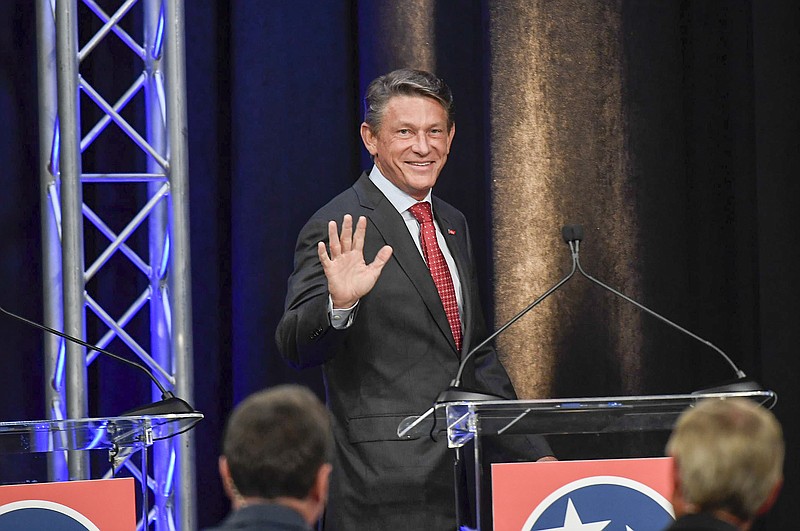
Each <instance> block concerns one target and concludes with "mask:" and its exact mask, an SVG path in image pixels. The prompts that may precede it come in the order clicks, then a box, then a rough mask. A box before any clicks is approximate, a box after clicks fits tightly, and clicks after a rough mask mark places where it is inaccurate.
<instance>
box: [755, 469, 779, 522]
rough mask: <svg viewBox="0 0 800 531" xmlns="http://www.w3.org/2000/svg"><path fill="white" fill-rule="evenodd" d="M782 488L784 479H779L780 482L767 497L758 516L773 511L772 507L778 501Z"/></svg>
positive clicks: (757, 513)
mask: <svg viewBox="0 0 800 531" xmlns="http://www.w3.org/2000/svg"><path fill="white" fill-rule="evenodd" d="M782 487H783V478H781V479H779V480H778V482H777V483H775V486H774V487H772V490H771V491H770V493H769V496H767V499H766V500H765V501H764V503H762V504H761V507H759V508H758V511H757V512H756V515H757V516H761V515H762V514H766V513H767V512H768V511H769V510H770V509H772V506H773V505H775V502H776V501H777V499H778V494H780V493H781V488H782Z"/></svg>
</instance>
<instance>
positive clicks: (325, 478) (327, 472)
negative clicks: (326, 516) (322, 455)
mask: <svg viewBox="0 0 800 531" xmlns="http://www.w3.org/2000/svg"><path fill="white" fill-rule="evenodd" d="M332 470H333V466H332V465H331V464H330V463H323V465H322V466H321V467H319V469H317V476H316V478H314V484H313V485H312V486H311V491H310V492H309V493H308V494H309V496H310V497H311V498H312V499H313V500H314V501H317V502H321V503H322V505H323V506H324V505H325V504H326V503H327V502H328V488H329V485H330V479H331V471H332Z"/></svg>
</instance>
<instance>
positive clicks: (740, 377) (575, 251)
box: [563, 225, 764, 393]
mask: <svg viewBox="0 0 800 531" xmlns="http://www.w3.org/2000/svg"><path fill="white" fill-rule="evenodd" d="M568 227H569V230H570V231H571V234H572V238H571V239H570V240H569V241H568V242H567V243H568V244H569V248H570V250H571V251H572V258H573V260H574V262H575V265H576V266H577V268H578V271H579V272H580V274H581V275H583V277H584V278H586V279H587V280H589V281H591V282H593V283H595V284H597V285H598V286H600V287H601V288H603V289H605V290H607V291H609V292H611V293H613V294H614V295H616V296H617V297H620V298H622V299H624V300H626V301H628V302H629V303H631V304H633V305H634V306H636V307H637V308H639V309H640V310H643V311H645V312H647V313H649V314H650V315H652V316H653V317H655V318H657V319H659V320H660V321H661V322H663V323H666V324H668V325H669V326H671V327H673V328H675V329H676V330H678V331H680V332H683V333H684V334H686V335H687V336H689V337H691V338H692V339H695V340H697V341H699V342H700V343H702V344H703V345H705V346H707V347H709V348H711V349H712V350H714V351H716V352H717V353H718V354H719V355H720V356H722V358H723V359H724V360H725V361H726V362H727V363H728V365H730V366H731V368H732V369H733V372H734V373H735V374H736V378H735V379H733V380H730V381H727V382H723V383H722V384H720V385H718V386H714V387H710V388H706V389H702V390H700V391H695V393H721V392H737V391H762V390H764V387H763V386H762V385H760V384H759V383H757V382H755V381H754V380H753V379H751V378H748V377H747V375H746V374H745V373H744V371H742V370H741V369H740V368H739V367H737V366H736V364H735V363H734V362H733V360H731V358H730V357H729V356H728V355H727V354H725V352H723V351H722V349H720V348H719V347H717V346H716V345H714V344H713V343H711V342H710V341H708V340H706V339H703V338H702V337H700V336H698V335H697V334H695V333H694V332H690V331H689V330H687V329H685V328H683V327H682V326H680V325H679V324H677V323H675V322H673V321H670V320H669V319H667V318H666V317H664V316H663V315H661V314H659V313H657V312H655V311H654V310H651V309H650V308H648V307H647V306H645V305H643V304H641V303H639V302H637V301H635V300H633V299H632V298H630V297H628V296H627V295H625V294H624V293H622V292H620V291H618V290H616V289H614V288H612V287H611V286H609V285H607V284H604V283H603V282H601V281H599V280H597V279H596V278H594V277H593V276H591V275H589V274H588V273H587V272H586V271H584V270H583V267H582V266H581V262H580V258H579V254H580V244H581V240H582V239H583V227H581V226H580V225H572V226H570V225H567V226H566V227H564V229H563V231H564V232H565V233H566V232H567V231H568ZM565 238H566V236H565Z"/></svg>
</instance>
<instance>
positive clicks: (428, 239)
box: [408, 201, 461, 352]
mask: <svg viewBox="0 0 800 531" xmlns="http://www.w3.org/2000/svg"><path fill="white" fill-rule="evenodd" d="M408 211H409V212H411V214H412V215H413V216H414V217H415V218H417V221H419V225H420V228H419V233H420V241H421V243H422V253H423V254H424V255H425V261H426V262H428V269H430V270H431V276H432V277H433V283H434V284H436V289H437V290H438V291H439V297H441V299H442V305H444V313H445V314H446V315H447V320H448V321H449V322H450V330H451V331H452V332H453V339H455V342H456V349H457V350H458V351H459V352H460V351H461V318H460V317H459V316H458V300H457V299H456V290H455V288H453V278H452V277H451V276H450V269H449V268H448V267H447V262H446V261H445V259H444V255H443V254H442V250H441V249H440V248H439V243H438V242H437V241H436V227H435V226H434V225H433V215H432V214H431V204H430V203H428V202H427V201H424V202H422V203H417V204H415V205H413V206H412V207H411V208H409V209H408Z"/></svg>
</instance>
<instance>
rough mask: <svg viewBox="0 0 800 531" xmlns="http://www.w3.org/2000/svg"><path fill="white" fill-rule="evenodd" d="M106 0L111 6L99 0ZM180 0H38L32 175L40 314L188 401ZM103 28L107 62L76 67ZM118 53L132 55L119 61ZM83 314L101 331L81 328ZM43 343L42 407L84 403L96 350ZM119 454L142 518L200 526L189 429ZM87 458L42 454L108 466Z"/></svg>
mask: <svg viewBox="0 0 800 531" xmlns="http://www.w3.org/2000/svg"><path fill="white" fill-rule="evenodd" d="M112 3H116V4H117V7H116V10H115V11H114V12H110V10H109V12H106V11H105V9H109V8H108V5H109V4H112ZM100 4H102V7H101V5H100ZM183 7H184V6H183V1H182V0H117V1H116V2H115V1H114V0H108V1H99V0H81V2H80V3H79V2H78V0H37V41H38V76H39V87H40V88H39V113H40V114H39V127H40V133H39V139H40V146H41V149H40V152H41V154H40V171H39V176H40V185H41V190H42V201H41V211H42V234H43V267H42V270H43V278H44V319H45V323H46V324H47V325H49V326H51V327H53V328H57V329H60V330H63V331H64V332H66V333H67V334H70V335H73V336H76V337H79V338H82V339H84V340H86V341H89V342H90V343H91V344H93V345H96V346H97V347H100V348H105V347H106V346H107V345H108V344H109V343H110V342H111V341H112V340H113V339H115V338H116V339H119V340H121V342H122V343H123V344H124V345H125V346H126V347H127V349H128V352H126V353H118V354H123V355H126V356H128V357H138V361H140V362H141V363H144V364H145V365H146V366H148V367H149V369H150V370H151V372H152V373H153V374H155V376H156V378H158V379H159V381H160V382H161V383H162V385H163V386H164V387H165V388H167V389H169V390H171V391H173V392H174V393H175V394H176V395H178V396H180V397H182V398H184V399H185V400H187V401H188V402H189V403H192V402H193V396H192V395H193V387H194V385H193V367H192V335H191V317H192V316H191V295H190V259H189V255H190V253H189V204H188V203H189V194H188V155H187V139H186V129H187V123H186V122H187V118H186V114H187V113H186V76H185V62H184V61H185V59H184V33H183V28H184V19H183ZM87 28H89V29H87ZM91 28H94V29H91ZM112 40H116V41H115V42H113V45H114V46H117V48H114V52H113V56H114V58H115V59H114V62H113V64H111V65H110V67H109V66H106V67H105V68H93V69H92V70H91V72H89V71H88V68H86V67H85V66H84V69H83V70H82V65H85V64H86V62H87V59H88V58H89V57H90V56H91V54H92V53H93V52H96V51H97V50H99V49H100V47H102V46H108V45H110V44H109V41H112ZM120 43H122V45H120ZM120 50H123V51H122V52H120ZM120 53H129V54H131V55H130V57H126V58H125V59H124V61H123V60H120V61H119V64H120V65H127V67H126V68H121V69H117V68H116V63H117V58H118V57H120ZM130 64H134V65H139V66H135V68H134V74H133V75H132V76H130V77H131V79H130V85H129V88H128V89H127V90H126V91H124V92H123V93H120V94H102V93H101V92H102V90H100V89H98V88H96V87H102V86H104V85H107V84H104V83H101V82H99V81H98V79H99V78H102V77H109V78H110V77H112V76H113V78H114V79H115V80H116V79H119V78H120V77H122V76H125V75H127V74H128V69H127V68H129V67H130ZM126 83H127V81H126ZM82 111H83V112H82ZM87 111H91V113H89V112H87ZM92 113H94V114H92ZM98 116H99V118H97V117H98ZM140 130H142V131H140ZM114 135H116V136H114ZM123 143H124V144H125V145H122V144H123ZM87 153H92V156H91V157H89V156H88V155H87ZM126 153H133V154H134V155H133V156H126V155H125V154H126ZM101 165H105V167H96V166H101ZM120 198H123V199H124V205H121V204H120ZM130 202H133V203H134V205H133V206H132V207H131V206H130V205H129V203H130ZM123 212H124V214H122V213H123ZM120 217H123V218H124V221H123V222H120V221H119V220H120ZM112 220H113V221H112ZM115 224H116V226H115ZM92 238H93V239H92ZM90 239H91V242H92V244H91V245H85V243H87V242H88V241H90ZM98 241H100V242H102V243H101V244H99V245H98V244H97V242H98ZM89 254H92V255H91V256H89ZM112 263H113V264H114V266H113V267H112V266H111V265H110V264H112ZM87 264H88V265H87ZM121 264H122V265H121ZM109 271H110V273H109ZM121 272H122V273H121ZM112 273H113V277H114V278H111V279H110V284H111V285H114V286H126V287H131V286H132V288H131V289H126V290H123V291H124V293H130V292H133V293H135V295H134V296H132V297H130V300H128V299H127V298H126V297H121V296H120V295H118V294H116V293H115V294H114V297H113V299H115V300H103V296H104V294H105V296H106V298H107V297H108V295H107V293H108V292H109V291H110V290H109V289H105V290H100V289H97V288H98V286H99V285H105V286H106V288H107V287H108V285H109V280H103V276H104V275H106V278H107V277H108V275H110V274H112ZM121 274H125V275H128V274H129V275H130V276H126V277H125V278H122V277H120V275H121ZM104 282H105V284H103V283H104ZM120 298H123V299H125V300H123V301H122V303H120ZM120 304H121V305H122V307H123V308H124V309H123V310H118V309H117V308H118V307H119V306H120ZM111 308H114V309H113V310H112V309H111ZM87 310H88V318H89V319H91V323H92V324H96V326H95V327H93V328H91V327H87ZM113 313H116V314H115V315H112V314H113ZM135 322H138V324H139V326H138V328H137V327H134V326H133V323H135ZM143 322H144V325H143V324H142V323H143ZM87 328H91V329H92V330H95V329H97V330H100V333H98V334H97V335H99V336H100V337H97V338H91V339H87V338H86V336H87V333H86V331H87ZM142 329H144V330H146V333H144V335H142V333H141V330H142ZM137 331H139V336H138V337H137ZM44 346H45V353H44V355H45V365H46V371H47V372H46V374H47V375H48V380H47V381H46V385H45V387H46V390H45V394H46V400H47V402H46V403H47V409H48V411H47V416H48V418H50V419H63V418H84V417H86V416H87V414H88V411H89V408H88V405H89V397H90V393H89V384H88V383H87V367H88V366H90V365H91V364H92V363H93V361H94V360H95V359H96V357H97V353H96V352H94V351H87V349H84V348H83V347H80V346H79V345H76V344H73V343H70V342H63V341H61V340H59V339H58V338H55V337H47V336H46V337H45V343H44ZM119 367H120V368H119V370H120V371H132V375H131V376H130V378H129V379H136V378H139V377H140V375H139V373H138V372H137V371H135V370H134V369H132V368H126V367H124V366H122V365H121V364H120V365H119ZM141 377H143V375H142V376H141ZM127 378H128V377H127V376H126V379H127ZM94 384H96V382H94V383H93V384H92V386H93V387H94ZM151 387H152V395H153V396H152V397H146V398H143V400H146V401H149V400H151V399H156V400H158V399H160V398H161V394H160V392H159V390H158V388H157V387H156V386H151ZM97 400H102V397H98V398H97ZM145 451H146V450H145ZM129 457H130V456H122V462H123V463H124V465H123V466H124V467H125V469H126V470H127V471H128V472H129V474H130V475H131V476H133V477H135V478H136V479H137V480H138V482H139V484H140V487H143V486H144V485H146V486H147V490H146V492H147V497H148V499H149V500H152V503H148V505H147V512H148V517H147V519H146V521H139V523H138V529H151V526H155V527H154V528H155V529H157V530H162V529H165V530H166V529H170V530H171V529H183V530H192V529H195V528H197V524H196V508H195V499H196V493H195V482H194V440H193V436H192V434H191V432H189V433H186V434H183V435H180V436H177V437H173V438H171V439H168V440H165V441H159V442H156V443H155V444H154V446H153V450H152V457H151V458H149V459H148V460H149V461H150V462H151V463H152V467H145V469H144V470H142V469H141V467H138V468H137V466H136V464H135V463H134V460H133V459H130V458H129ZM141 462H144V463H146V462H147V460H142V461H141ZM90 467H91V464H90V460H89V458H88V456H87V455H86V452H67V453H66V455H53V456H51V457H50V461H49V463H48V468H49V475H50V479H51V480H54V481H63V480H68V479H70V480H72V479H88V478H94V477H101V476H105V477H110V476H111V475H112V471H108V472H101V473H99V474H98V473H93V472H92V471H91V470H90ZM143 520H144V519H143Z"/></svg>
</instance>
